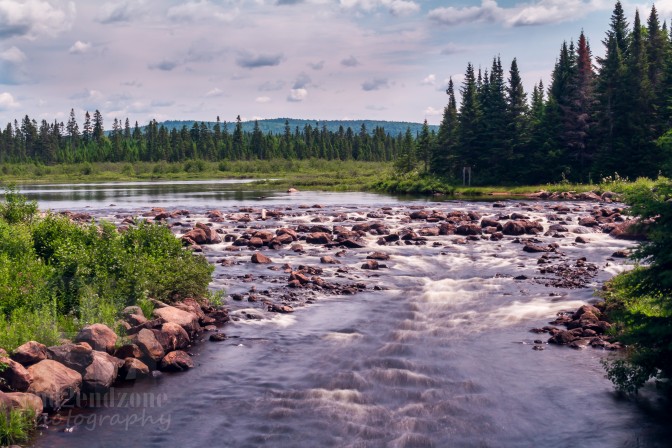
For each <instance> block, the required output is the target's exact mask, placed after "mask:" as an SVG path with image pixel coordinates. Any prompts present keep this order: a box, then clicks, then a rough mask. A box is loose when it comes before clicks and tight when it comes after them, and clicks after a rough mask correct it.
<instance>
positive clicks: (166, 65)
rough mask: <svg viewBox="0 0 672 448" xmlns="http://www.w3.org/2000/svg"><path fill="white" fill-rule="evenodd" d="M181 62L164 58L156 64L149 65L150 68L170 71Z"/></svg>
mask: <svg viewBox="0 0 672 448" xmlns="http://www.w3.org/2000/svg"><path fill="white" fill-rule="evenodd" d="M178 65H179V64H178V63H177V62H176V61H170V60H163V61H161V62H157V63H155V64H149V65H148V67H149V69H150V70H161V71H164V72H169V71H171V70H173V69H174V68H175V67H177V66H178Z"/></svg>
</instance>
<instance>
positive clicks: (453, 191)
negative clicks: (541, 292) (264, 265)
mask: <svg viewBox="0 0 672 448" xmlns="http://www.w3.org/2000/svg"><path fill="white" fill-rule="evenodd" d="M0 173H2V177H1V178H2V183H4V184H11V183H16V184H27V183H28V184H51V183H91V182H129V181H195V180H198V181H203V180H222V179H253V181H252V182H248V183H240V184H237V185H235V186H232V188H237V189H240V190H243V189H245V190H265V189H279V190H286V189H288V188H291V187H294V188H299V189H303V190H322V191H372V192H380V193H392V194H407V195H437V197H440V196H444V197H489V196H502V197H528V196H529V195H533V194H535V193H538V192H540V191H548V192H557V193H563V192H575V193H587V192H596V193H597V194H598V195H601V194H602V193H604V192H607V191H612V192H616V193H622V192H623V190H624V188H626V187H627V185H629V184H630V183H631V182H629V181H628V180H626V179H620V178H618V177H616V178H606V179H603V180H602V181H601V182H599V183H595V184H593V183H591V184H575V183H569V182H561V183H553V184H544V185H521V186H475V187H472V186H460V185H459V184H452V183H449V182H447V181H446V180H443V179H440V178H435V177H431V176H429V177H428V176H423V175H419V174H417V173H416V174H408V175H404V176H397V175H395V174H394V167H393V164H392V163H389V162H357V161H340V160H338V161H337V160H331V161H328V160H321V159H309V160H284V159H278V160H250V161H244V160H243V161H222V162H206V161H202V160H197V161H187V162H180V163H169V162H165V161H162V162H134V163H124V162H119V163H111V162H110V163H81V164H61V165H53V166H45V165H34V164H2V165H0ZM637 182H647V181H646V180H638V181H637Z"/></svg>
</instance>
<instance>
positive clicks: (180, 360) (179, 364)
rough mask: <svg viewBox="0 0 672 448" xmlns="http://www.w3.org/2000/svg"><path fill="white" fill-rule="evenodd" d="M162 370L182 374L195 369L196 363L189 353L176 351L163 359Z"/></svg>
mask: <svg viewBox="0 0 672 448" xmlns="http://www.w3.org/2000/svg"><path fill="white" fill-rule="evenodd" d="M159 367H160V369H161V370H162V371H164V372H182V371H185V370H189V369H193V368H194V361H192V360H191V357H190V356H189V354H188V353H186V352H183V351H182V350H176V351H174V352H170V353H168V354H167V355H166V356H164V357H163V359H162V360H161V364H160V366H159Z"/></svg>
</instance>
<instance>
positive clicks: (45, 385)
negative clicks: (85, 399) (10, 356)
mask: <svg viewBox="0 0 672 448" xmlns="http://www.w3.org/2000/svg"><path fill="white" fill-rule="evenodd" d="M91 358H92V359H93V355H91ZM28 372H30V375H31V376H32V377H33V382H32V383H31V384H30V387H29V388H28V392H29V393H31V394H35V395H37V396H38V397H40V398H41V399H42V404H43V405H44V409H45V410H46V411H56V410H58V409H60V408H61V406H63V404H65V403H66V402H67V401H69V400H70V399H72V398H73V397H76V396H77V395H79V388H80V387H81V385H82V375H80V374H79V373H78V372H77V371H76V370H73V369H71V368H69V367H66V366H64V365H63V364H61V363H60V362H56V361H54V360H51V359H45V360H42V361H40V362H38V363H37V364H33V365H32V366H30V367H28Z"/></svg>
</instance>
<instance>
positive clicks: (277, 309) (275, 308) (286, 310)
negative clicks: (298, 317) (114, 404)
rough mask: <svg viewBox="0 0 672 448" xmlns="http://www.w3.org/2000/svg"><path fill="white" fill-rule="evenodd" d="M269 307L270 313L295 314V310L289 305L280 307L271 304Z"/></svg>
mask: <svg viewBox="0 0 672 448" xmlns="http://www.w3.org/2000/svg"><path fill="white" fill-rule="evenodd" d="M267 306H268V311H270V312H272V313H284V314H287V313H293V312H294V308H292V307H291V306H289V305H278V304H275V303H269V304H268V305H267Z"/></svg>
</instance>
